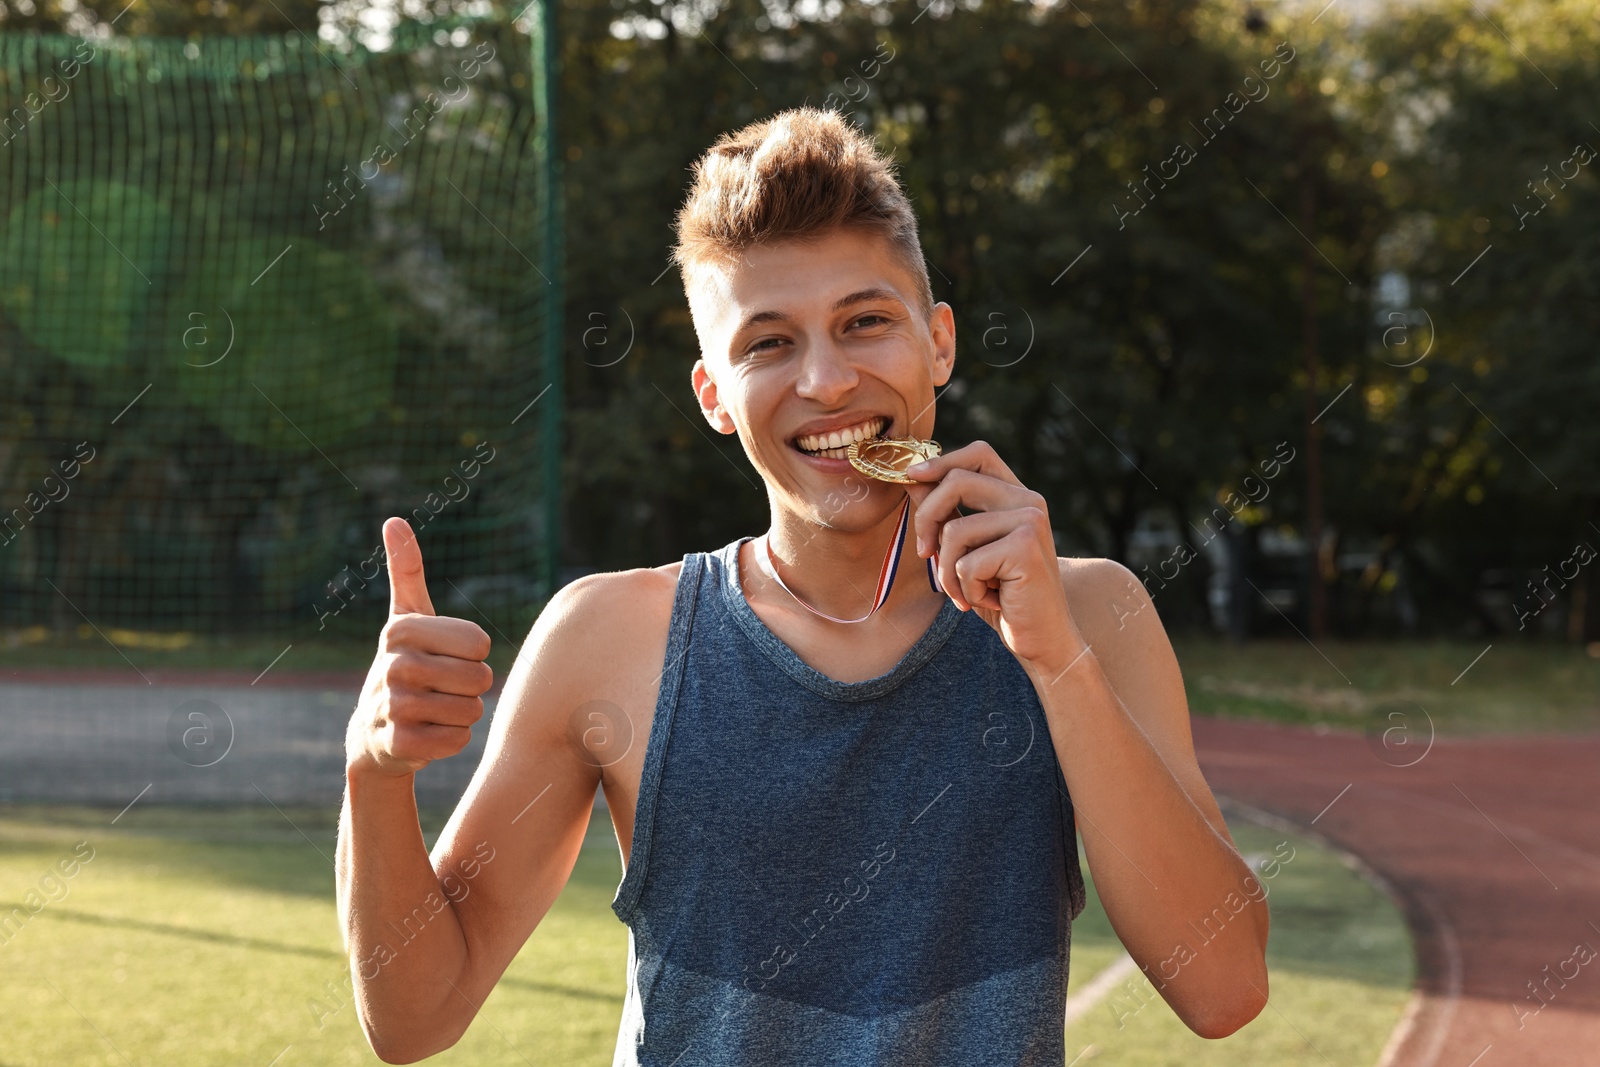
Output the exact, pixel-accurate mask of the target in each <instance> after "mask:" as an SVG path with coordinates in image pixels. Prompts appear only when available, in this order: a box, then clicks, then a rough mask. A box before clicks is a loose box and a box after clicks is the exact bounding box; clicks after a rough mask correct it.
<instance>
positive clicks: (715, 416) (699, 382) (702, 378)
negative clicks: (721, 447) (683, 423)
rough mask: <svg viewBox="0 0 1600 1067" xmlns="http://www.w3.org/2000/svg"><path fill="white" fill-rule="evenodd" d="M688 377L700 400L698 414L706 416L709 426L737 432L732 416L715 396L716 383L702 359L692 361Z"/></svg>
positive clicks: (696, 396) (719, 430) (724, 432)
mask: <svg viewBox="0 0 1600 1067" xmlns="http://www.w3.org/2000/svg"><path fill="white" fill-rule="evenodd" d="M690 379H691V380H692V381H693V383H694V395H695V398H696V399H697V400H699V401H700V414H702V415H704V416H705V417H706V421H707V422H709V423H710V424H711V428H712V429H713V430H716V431H717V432H718V433H723V434H727V433H737V432H738V429H739V428H738V427H737V426H735V425H734V424H733V416H731V415H729V414H728V409H727V408H725V407H723V406H722V401H721V400H720V399H719V398H718V396H717V383H716V382H714V381H712V379H711V372H710V371H708V370H707V369H706V361H705V360H704V359H697V360H695V361H694V370H693V371H692V372H691V373H690Z"/></svg>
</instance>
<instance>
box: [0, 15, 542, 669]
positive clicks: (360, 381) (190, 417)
mask: <svg viewBox="0 0 1600 1067" xmlns="http://www.w3.org/2000/svg"><path fill="white" fill-rule="evenodd" d="M541 29H543V35H545V36H546V39H545V40H541V36H542V34H541V31H540V30H536V31H535V33H534V36H533V38H532V39H530V38H529V36H528V35H526V34H523V33H521V32H520V31H518V30H517V29H516V28H515V27H514V26H510V25H506V24H490V23H475V22H472V21H470V20H464V21H459V22H453V23H450V24H448V25H442V26H438V27H433V28H430V29H429V30H427V31H421V30H418V31H415V32H412V33H411V34H410V35H409V36H407V35H397V37H396V39H395V40H394V43H393V46H392V47H391V48H389V49H387V50H385V51H383V52H369V51H363V50H359V49H358V50H356V51H354V52H352V53H340V52H337V51H335V50H332V49H330V48H328V47H327V46H325V45H324V46H319V45H317V44H316V43H315V42H313V41H311V40H310V39H308V38H303V37H299V36H296V35H292V34H291V35H287V36H284V37H253V38H207V39H201V40H194V41H182V40H154V39H99V40H94V41H85V40H80V39H76V38H70V37H49V36H0V205H3V210H4V217H3V218H0V627H4V628H6V630H7V631H8V632H10V633H13V634H15V633H18V632H22V633H27V632H30V631H31V632H35V633H38V632H45V631H48V632H50V633H63V632H71V631H74V630H80V631H81V630H84V629H85V628H93V629H98V630H101V631H102V632H106V633H114V632H115V631H116V630H118V629H121V630H123V631H129V632H137V633H151V634H162V633H171V634H182V633H186V632H188V633H214V632H228V633H246V632H248V633H263V634H264V633H268V632H273V633H277V632H284V631H288V632H294V633H302V632H305V631H310V632H319V631H328V630H332V631H335V632H338V631H339V630H340V629H341V628H343V630H344V632H345V633H355V632H364V633H366V635H367V636H368V637H369V638H370V636H371V632H372V631H371V623H372V621H373V619H374V618H376V617H381V615H382V613H383V611H384V609H385V608H386V605H387V580H386V575H385V572H384V569H383V553H382V538H381V535H380V526H381V523H382V520H383V518H384V517H385V516H388V515H391V514H394V515H404V516H406V517H408V518H409V519H410V520H411V523H412V526H413V527H414V528H415V529H417V530H418V535H419V538H420V541H421V544H422V548H423V552H424V556H425V559H426V564H427V567H428V574H429V580H430V584H431V586H432V587H433V589H434V591H435V592H434V597H435V603H436V606H438V608H439V610H441V611H445V610H454V612H455V613H459V614H464V615H469V616H470V615H472V614H474V613H479V614H484V615H487V616H489V617H491V618H492V619H495V620H497V621H501V622H502V623H503V624H511V625H520V623H521V622H522V621H523V620H525V619H527V618H531V617H532V615H533V614H534V613H535V612H536V610H537V607H538V605H539V604H540V603H541V602H542V601H543V600H544V599H545V598H546V597H548V595H549V594H550V593H551V592H553V589H554V584H553V583H554V582H555V581H556V577H557V562H558V557H559V544H558V537H559V529H560V516H559V510H558V509H559V489H560V487H559V484H558V478H559V466H558V465H557V463H556V462H555V459H556V457H557V456H558V455H559V441H558V429H559V427H558V419H559V416H560V411H561V394H562V382H561V373H560V372H561V367H560V352H559V347H560V346H559V337H560V323H559V309H560V306H561V301H562V286H561V272H560V263H561V258H562V257H561V245H560V239H559V225H560V218H559V210H560V205H559V199H558V198H556V197H553V196H552V191H553V190H554V189H558V188H559V183H558V181H553V180H552V174H555V173H558V172H556V171H555V170H554V167H556V166H558V165H559V160H558V159H555V158H554V152H553V151H552V150H551V145H552V144H553V143H554V138H553V136H551V133H552V126H551V123H550V121H549V117H548V116H549V114H550V112H551V109H550V108H549V105H548V99H549V98H548V94H547V89H548V80H547V79H546V77H545V70H546V67H545V63H544V59H545V57H546V56H547V54H548V49H547V48H546V44H547V33H548V30H547V28H543V27H541Z"/></svg>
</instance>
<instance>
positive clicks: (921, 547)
mask: <svg viewBox="0 0 1600 1067" xmlns="http://www.w3.org/2000/svg"><path fill="white" fill-rule="evenodd" d="M927 550H928V543H927V542H926V541H924V540H923V539H922V537H921V536H920V535H919V536H918V537H917V555H919V556H920V555H922V554H923V553H924V552H926V551H927Z"/></svg>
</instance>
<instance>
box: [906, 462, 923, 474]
mask: <svg viewBox="0 0 1600 1067" xmlns="http://www.w3.org/2000/svg"><path fill="white" fill-rule="evenodd" d="M927 469H928V461H927V460H922V461H920V462H918V463H913V464H912V465H911V466H909V467H907V468H906V473H907V474H921V473H922V472H923V471H925V470H927Z"/></svg>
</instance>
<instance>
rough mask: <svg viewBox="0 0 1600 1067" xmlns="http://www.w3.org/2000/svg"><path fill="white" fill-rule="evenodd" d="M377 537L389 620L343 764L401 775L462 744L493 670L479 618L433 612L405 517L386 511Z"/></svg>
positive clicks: (457, 749) (347, 741) (353, 722)
mask: <svg viewBox="0 0 1600 1067" xmlns="http://www.w3.org/2000/svg"><path fill="white" fill-rule="evenodd" d="M383 544H384V549H385V552H386V553H387V556H388V561H389V621H388V623H387V624H385V625H384V628H383V633H382V634H380V635H379V638H378V654H377V656H376V657H374V658H373V661H372V669H371V670H369V671H368V672H367V681H366V684H365V685H364V686H363V687H362V691H361V699H360V701H359V703H357V705H356V710H355V714H354V715H352V716H351V718H350V727H349V729H348V730H347V731H346V733H345V764H346V768H347V769H348V770H351V771H357V770H360V771H368V770H370V771H376V772H378V773H381V774H387V775H395V776H403V775H408V774H413V773H415V772H416V771H418V770H420V769H421V768H422V767H424V766H426V765H427V764H428V763H429V762H430V761H432V760H436V759H444V758H446V757H448V756H454V755H455V754H456V753H457V752H460V751H461V750H462V749H463V748H465V747H466V744H467V741H468V740H469V739H471V737H472V724H473V723H475V722H477V721H478V719H479V718H481V717H482V715H483V699H482V697H483V694H484V693H486V692H488V690H489V688H490V687H491V686H492V685H494V671H493V670H491V669H490V667H489V665H488V664H487V663H485V662H484V660H485V659H487V658H488V656H489V635H488V634H486V633H484V631H483V628H482V627H481V626H479V625H478V624H477V623H475V622H470V621H468V620H466V619H452V618H447V617H441V616H439V615H435V614H434V611H433V602H432V601H431V600H429V599H428V585H427V582H426V580H425V579H424V578H423V574H422V549H421V547H420V546H419V545H418V544H417V538H416V535H415V534H414V533H413V532H412V530H411V526H410V524H409V523H407V522H406V521H405V520H404V519H399V518H392V519H389V520H388V521H387V522H385V523H384V524H383Z"/></svg>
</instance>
